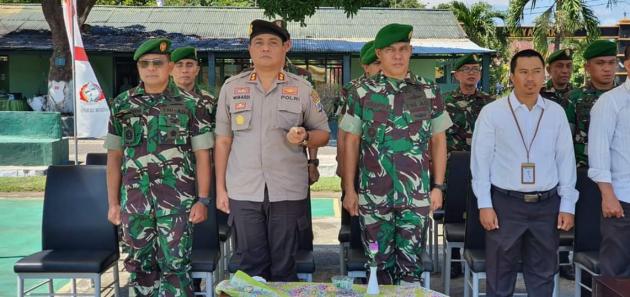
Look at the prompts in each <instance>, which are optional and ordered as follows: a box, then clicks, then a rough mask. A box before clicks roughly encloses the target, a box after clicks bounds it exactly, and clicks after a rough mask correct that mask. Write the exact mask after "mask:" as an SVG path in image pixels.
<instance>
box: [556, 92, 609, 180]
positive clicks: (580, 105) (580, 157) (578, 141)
mask: <svg viewBox="0 0 630 297" xmlns="http://www.w3.org/2000/svg"><path fill="white" fill-rule="evenodd" d="M607 91H608V90H598V89H596V88H595V87H594V86H593V84H592V83H591V82H590V81H589V82H588V83H587V84H586V85H585V86H583V87H582V88H577V89H573V90H572V91H570V92H568V93H567V94H566V95H565V96H566V98H565V101H566V102H567V105H566V106H565V111H566V113H567V118H568V120H569V125H570V126H571V131H572V132H573V145H574V148H575V161H576V164H577V167H587V166H588V151H587V147H588V127H589V124H590V121H591V117H590V112H591V108H592V107H593V104H595V101H597V99H599V96H601V95H602V94H603V93H605V92H607Z"/></svg>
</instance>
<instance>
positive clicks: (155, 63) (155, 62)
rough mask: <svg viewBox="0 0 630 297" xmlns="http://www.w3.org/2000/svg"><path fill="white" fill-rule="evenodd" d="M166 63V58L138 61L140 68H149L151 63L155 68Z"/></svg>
mask: <svg viewBox="0 0 630 297" xmlns="http://www.w3.org/2000/svg"><path fill="white" fill-rule="evenodd" d="M164 64H166V62H164V60H161V59H155V60H139V61H138V66H140V68H142V69H145V68H148V67H149V66H151V65H153V67H155V68H161V67H162V66H164Z"/></svg>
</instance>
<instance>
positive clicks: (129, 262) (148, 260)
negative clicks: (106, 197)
mask: <svg viewBox="0 0 630 297" xmlns="http://www.w3.org/2000/svg"><path fill="white" fill-rule="evenodd" d="M192 226H193V225H192V224H191V223H189V222H188V213H183V214H171V215H167V216H160V217H156V216H155V215H154V214H129V213H125V212H123V214H122V227H123V239H124V241H125V243H126V245H127V251H128V252H129V256H128V257H127V259H125V268H126V269H127V271H128V272H129V273H130V279H129V285H130V286H133V288H134V292H135V293H136V296H151V297H158V296H159V297H163V296H164V297H171V296H173V297H175V296H193V293H192V292H193V291H192V278H191V275H190V269H191V263H190V257H191V253H192V251H191V250H192V230H193V229H192V228H193V227H192Z"/></svg>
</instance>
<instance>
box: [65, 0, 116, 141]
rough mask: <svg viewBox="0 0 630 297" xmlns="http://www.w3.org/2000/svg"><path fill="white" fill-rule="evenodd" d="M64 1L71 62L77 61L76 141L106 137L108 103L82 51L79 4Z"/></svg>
mask: <svg viewBox="0 0 630 297" xmlns="http://www.w3.org/2000/svg"><path fill="white" fill-rule="evenodd" d="M62 1H63V2H62V6H63V19H64V23H65V25H66V32H67V33H68V34H67V35H68V42H69V43H70V49H71V52H72V59H74V73H73V74H74V75H73V78H74V87H75V102H76V104H75V110H74V120H75V121H76V127H77V130H76V131H75V133H76V137H78V138H84V137H96V138H100V137H104V136H105V135H106V134H107V123H108V120H109V108H108V107H107V100H105V94H103V90H102V89H101V86H100V85H99V83H98V80H97V79H96V75H95V74H94V70H93V69H92V66H90V61H89V60H88V57H87V54H86V53H85V49H84V48H83V40H82V38H81V31H79V22H78V19H77V9H76V0H62ZM73 37H74V40H73Z"/></svg>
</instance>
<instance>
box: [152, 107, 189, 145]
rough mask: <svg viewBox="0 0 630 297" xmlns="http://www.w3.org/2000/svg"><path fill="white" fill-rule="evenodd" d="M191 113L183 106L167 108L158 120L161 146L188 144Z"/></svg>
mask: <svg viewBox="0 0 630 297" xmlns="http://www.w3.org/2000/svg"><path fill="white" fill-rule="evenodd" d="M189 122H190V113H189V112H188V110H187V109H186V107H185V106H183V105H177V106H166V107H165V108H163V110H161V111H160V116H159V118H158V125H159V132H160V144H171V145H183V144H187V143H188V138H189V129H188V124H189Z"/></svg>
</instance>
